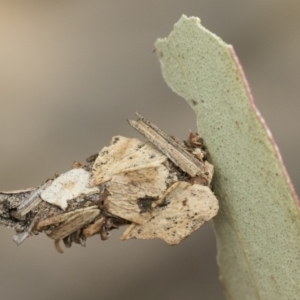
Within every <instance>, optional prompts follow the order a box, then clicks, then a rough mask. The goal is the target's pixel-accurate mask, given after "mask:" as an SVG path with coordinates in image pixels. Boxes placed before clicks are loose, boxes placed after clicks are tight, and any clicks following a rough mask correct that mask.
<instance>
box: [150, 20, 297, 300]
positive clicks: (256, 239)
mask: <svg viewBox="0 0 300 300" xmlns="http://www.w3.org/2000/svg"><path fill="white" fill-rule="evenodd" d="M155 47H156V52H157V55H158V58H159V61H160V63H161V67H162V73H163V77H164V79H165V80H166V82H167V83H168V85H169V86H170V87H171V89H172V90H173V91H174V92H176V93H177V94H179V95H180V96H182V97H183V98H184V99H185V100H187V102H188V103H189V104H190V105H191V107H192V108H193V110H194V111H195V113H196V116H197V124H198V130H199V133H200V135H201V136H202V137H203V138H204V142H205V144H206V146H207V148H208V151H209V155H210V160H211V161H212V163H213V164H214V166H215V176H214V191H215V193H216V195H217V198H218V199H219V202H220V211H219V213H218V215H217V216H216V217H215V218H214V227H215V232H216V236H217V247H218V257H217V259H218V264H219V267H220V279H221V281H222V285H223V287H224V292H225V295H226V297H227V299H234V300H250V299H251V300H252V299H264V300H266V299H270V300H275V299H278V300H283V299H289V300H292V299H300V215H299V200H298V199H297V196H296V194H295V191H294V189H293V187H292V185H291V183H290V180H289V177H288V175H287V173H286V171H285V168H284V166H283V163H282V160H281V156H280V154H279V151H278V149H277V147H276V144H275V142H274V140H273V138H272V135H271V133H270V131H269V130H268V128H267V126H266V124H265V122H264V120H263V119H262V117H261V116H260V114H259V112H258V110H257V108H256V107H255V104H254V101H253V98H252V95H251V92H250V89H249V87H248V83H247V81H246V78H245V76H244V73H243V71H242V68H241V66H240V64H239V62H238V59H237V57H236V55H235V52H234V50H233V48H232V46H230V45H228V44H226V43H224V42H223V41H222V40H221V39H220V38H219V37H217V36H216V35H214V34H213V33H211V32H209V31H208V30H207V29H205V28H204V27H203V26H202V25H201V24H200V20H199V19H198V18H195V17H191V18H188V17H186V16H182V18H181V19H180V20H179V22H178V23H177V24H175V27H174V31H172V32H171V34H170V35H169V37H168V38H165V39H158V40H157V41H156V44H155Z"/></svg>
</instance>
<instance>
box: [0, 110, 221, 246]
mask: <svg viewBox="0 0 300 300" xmlns="http://www.w3.org/2000/svg"><path fill="white" fill-rule="evenodd" d="M137 115H138V114H137ZM129 123H130V124H131V125H132V126H133V127H134V128H135V129H136V130H138V131H139V132H140V133H141V134H143V135H144V136H145V137H146V138H147V139H148V142H142V141H140V140H138V139H130V138H126V137H122V136H115V137H113V138H112V141H111V145H110V146H108V147H104V148H103V149H102V150H101V151H100V152H99V154H98V155H93V156H91V157H89V158H88V159H87V163H86V164H85V165H82V164H80V163H78V162H75V163H74V164H73V169H72V170H70V171H68V172H66V173H64V174H61V175H59V176H57V177H56V178H53V179H49V180H47V181H46V182H45V183H43V184H42V185H41V186H40V187H38V188H31V189H25V190H20V191H11V192H0V225H4V226H7V227H12V228H14V230H15V231H16V235H14V236H13V239H14V241H15V242H16V243H17V244H21V243H22V242H23V241H24V240H25V239H26V238H27V237H28V236H30V235H36V234H38V233H39V232H44V233H46V235H47V236H48V237H50V238H51V239H53V240H54V241H55V246H56V249H57V250H58V251H59V252H62V249H61V248H60V245H59V241H60V240H63V242H64V244H65V246H66V247H71V245H72V243H77V244H81V245H83V246H84V245H85V240H86V239H87V238H88V237H90V236H93V235H95V234H99V235H100V237H101V239H102V240H106V239H108V237H109V234H110V231H111V230H112V229H115V228H119V227H120V226H122V225H129V226H128V228H127V229H126V230H125V232H124V233H123V235H122V236H121V239H122V240H128V239H132V238H135V239H152V238H161V239H163V240H165V241H166V242H167V243H169V244H170V245H174V244H178V243H179V242H180V241H181V240H183V239H184V238H186V237H187V236H189V235H190V234H191V233H192V232H193V231H195V230H197V229H198V228H199V227H200V226H201V225H202V224H203V223H204V222H205V221H208V220H210V219H211V218H213V217H214V216H215V215H216V214H217V212H218V208H219V205H218V200H217V199H216V197H215V196H214V194H213V192H212V191H211V189H210V185H211V180H212V176H213V166H212V165H211V164H210V163H209V162H208V161H207V154H206V152H205V147H204V145H203V141H202V139H201V138H199V136H198V134H194V133H190V136H189V139H188V140H187V141H184V142H181V141H179V140H177V139H175V138H174V137H171V136H169V135H167V134H166V133H164V132H163V131H162V130H160V129H159V128H158V127H156V126H155V125H154V124H152V123H150V122H149V121H147V120H145V119H144V118H143V117H142V116H140V115H138V120H137V121H134V120H129Z"/></svg>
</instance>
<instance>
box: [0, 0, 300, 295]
mask: <svg viewBox="0 0 300 300" xmlns="http://www.w3.org/2000/svg"><path fill="white" fill-rule="evenodd" d="M183 13H184V14H186V15H188V16H191V15H193V16H198V17H200V18H201V20H202V23H203V24H204V25H205V26H206V27H207V28H208V29H209V30H211V31H213V32H215V33H216V34H217V35H219V36H221V37H222V38H223V40H225V41H226V42H228V43H230V44H233V45H234V47H235V50H236V52H237V54H238V56H239V58H240V61H241V63H242V65H243V67H244V70H245V72H246V75H247V77H248V80H249V83H250V85H251V87H252V91H253V94H254V97H255V99H256V104H257V106H258V107H259V109H260V110H261V112H262V114H263V116H264V118H265V120H266V121H267V123H268V125H269V127H270V129H271V131H272V132H273V135H274V136H275V139H276V141H277V143H278V145H279V147H280V150H281V154H282V156H283V159H284V161H285V163H286V166H287V169H288V171H289V174H290V176H291V178H292V181H293V182H294V184H295V186H296V189H297V190H298V193H299V191H300V186H299V183H298V182H299V180H298V176H297V174H299V168H300V162H299V154H298V153H299V151H300V141H299V129H300V126H299V117H298V116H299V109H300V84H299V77H300V60H299V53H300V28H299V27H300V3H299V1H292V0H285V1H283V0H282V1H280V0H267V1H259V0H253V1H237V0H236V1H234V0H227V1H224V0H206V1H204V0H203V1H199V0H198V1H196V0H185V1H174V0H173V1H171V0H165V1H158V0H152V1H138V0H131V1H115V0H110V1H101V0H98V1H96V0H89V1H78V0H72V1H23V0H22V1H11V0H8V1H1V6H0V101H1V102H0V103H1V110H0V138H1V155H0V190H9V189H18V188H24V187H30V186H37V185H39V184H40V183H41V182H43V180H45V179H46V178H48V177H51V176H53V174H54V173H55V172H64V171H67V170H69V169H70V167H71V164H72V162H73V160H79V161H84V160H85V158H86V157H88V156H89V155H90V154H93V153H95V152H97V151H98V150H100V149H101V148H102V147H103V146H104V145H108V144H109V142H110V139H111V137H112V136H113V135H116V134H121V135H125V136H128V137H138V136H139V135H138V134H137V133H136V132H135V131H134V130H133V129H132V128H130V127H129V125H128V124H127V122H126V119H127V118H134V112H135V111H138V112H140V113H142V114H143V115H144V116H145V117H147V118H148V119H150V120H151V121H152V122H154V123H155V124H157V125H158V126H159V127H161V128H162V129H164V130H165V131H166V132H168V133H171V134H174V135H176V136H177V137H179V138H185V137H186V136H187V133H188V130H189V129H192V130H195V129H196V125H195V118H194V115H193V112H192V110H191V109H190V107H189V106H188V105H187V104H186V103H185V101H183V100H182V99H180V97H178V96H177V95H175V94H174V93H173V92H172V91H171V90H170V89H169V88H168V87H167V85H166V84H165V83H164V81H163V79H162V76H161V73H160V66H159V63H158V61H157V59H156V55H155V54H153V53H152V50H153V48H154V46H153V43H154V41H155V40H156V38H158V37H165V36H166V35H168V34H169V32H170V31H171V30H172V28H173V24H174V23H175V22H177V21H178V19H179V18H180V16H181V15H182V14H183ZM274 222H276V220H274ZM0 234H1V246H0V270H1V272H0V297H1V299H3V300H6V299H9V300H14V299H23V300H27V299H30V300H36V299H44V300H48V299H49V300H50V299H58V300H60V299H73V300H79V299H80V300H81V299H120V298H122V299H131V300H135V299H139V300H140V299H143V300H148V299H156V300H159V299H185V300H193V299H210V300H220V299H224V298H223V295H222V291H221V286H220V284H219V282H218V270H217V266H216V262H215V256H216V246H215V239H214V236H213V230H212V226H211V224H207V225H205V226H204V228H202V229H201V230H199V231H198V232H196V233H195V234H193V235H192V236H191V237H189V238H188V239H187V240H185V241H183V242H182V243H181V244H180V245H178V246H175V247H170V246H168V245H167V244H165V243H164V242H163V241H160V240H152V241H128V242H121V241H119V239H118V237H119V236H120V235H121V232H120V231H115V232H113V235H112V237H111V238H110V239H109V240H108V241H106V242H102V241H100V239H99V237H98V236H97V237H94V238H92V239H90V240H88V241H87V247H86V248H81V247H79V246H77V245H75V246H73V247H72V248H71V249H70V250H66V251H65V253H64V254H63V255H61V254H58V253H57V252H56V251H55V250H54V246H53V242H52V240H50V239H48V238H47V237H46V236H43V235H40V236H38V237H34V238H30V239H28V240H26V241H25V242H24V244H23V245H21V246H20V247H17V246H16V245H15V244H14V242H13V241H12V240H11V235H12V234H13V231H12V230H9V229H5V228H0Z"/></svg>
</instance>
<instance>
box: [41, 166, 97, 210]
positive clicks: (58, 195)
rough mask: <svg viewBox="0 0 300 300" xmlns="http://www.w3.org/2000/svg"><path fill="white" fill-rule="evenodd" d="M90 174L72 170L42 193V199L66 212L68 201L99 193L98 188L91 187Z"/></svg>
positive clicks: (80, 170)
mask: <svg viewBox="0 0 300 300" xmlns="http://www.w3.org/2000/svg"><path fill="white" fill-rule="evenodd" d="M89 181H90V173H89V172H87V171H85V170H84V169H72V170H70V171H68V172H66V173H64V174H62V175H60V176H59V177H58V178H56V179H55V180H54V181H53V182H52V183H51V185H50V186H49V187H48V188H46V189H45V190H44V191H43V192H42V193H41V198H42V199H43V200H44V201H46V202H48V203H50V204H54V205H56V206H58V207H60V208H61V209H62V210H65V209H66V208H67V206H68V202H67V201H68V200H71V199H74V198H76V197H78V196H80V195H90V194H94V193H99V189H98V188H97V187H89Z"/></svg>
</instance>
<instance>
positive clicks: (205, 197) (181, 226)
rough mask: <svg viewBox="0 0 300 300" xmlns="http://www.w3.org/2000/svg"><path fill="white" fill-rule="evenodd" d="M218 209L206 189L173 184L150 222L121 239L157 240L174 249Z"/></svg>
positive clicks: (135, 227)
mask: <svg viewBox="0 0 300 300" xmlns="http://www.w3.org/2000/svg"><path fill="white" fill-rule="evenodd" d="M218 209H219V204H218V200H217V199H216V197H215V195H214V194H213V192H212V191H211V190H210V189H209V187H207V186H203V185H199V184H194V185H190V184H189V183H188V182H177V183H174V184H173V186H171V187H170V188H169V189H168V191H167V192H166V196H165V198H163V199H161V200H160V201H159V204H158V205H157V207H156V208H155V210H154V211H153V213H152V218H151V219H150V220H149V221H148V222H146V223H145V224H143V225H138V224H132V225H131V226H129V227H128V228H127V230H126V231H125V232H124V233H123V235H122V237H121V239H123V240H128V239H132V238H136V239H153V238H160V239H163V240H165V241H166V242H167V243H168V244H170V245H175V244H178V243H179V242H180V241H181V240H183V239H184V238H186V237H187V236H189V235H190V234H191V233H192V232H193V231H195V230H197V229H198V228H199V227H200V226H201V225H203V223H204V222H206V221H208V220H210V219H211V218H213V217H214V216H215V215H216V214H217V212H218Z"/></svg>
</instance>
